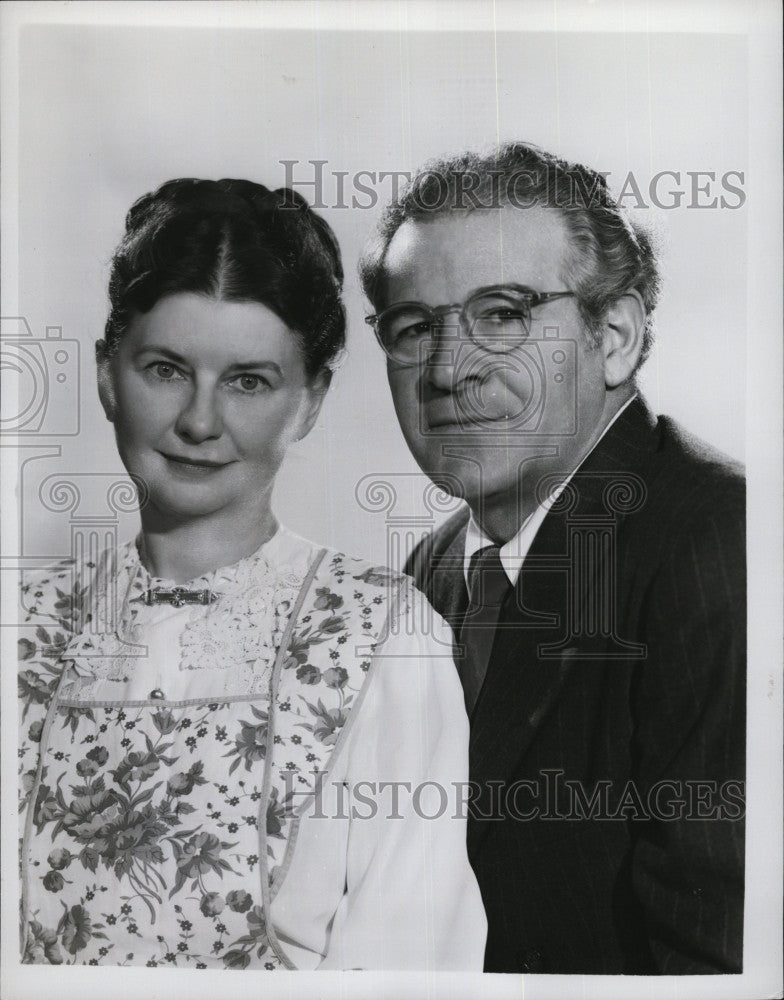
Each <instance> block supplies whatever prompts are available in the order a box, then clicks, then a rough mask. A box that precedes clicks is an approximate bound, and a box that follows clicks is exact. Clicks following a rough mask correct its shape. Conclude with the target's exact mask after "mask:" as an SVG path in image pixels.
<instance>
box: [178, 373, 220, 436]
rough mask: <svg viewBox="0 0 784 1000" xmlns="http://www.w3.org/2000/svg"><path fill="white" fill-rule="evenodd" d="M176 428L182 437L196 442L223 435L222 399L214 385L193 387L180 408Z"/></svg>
mask: <svg viewBox="0 0 784 1000" xmlns="http://www.w3.org/2000/svg"><path fill="white" fill-rule="evenodd" d="M175 428H176V430H177V433H178V434H179V435H180V437H183V438H185V439H187V440H188V441H193V442H195V443H196V444H198V443H200V442H201V441H208V440H210V439H214V438H219V437H220V436H221V434H222V433H223V414H222V411H221V401H220V399H219V398H218V393H217V391H216V390H215V389H214V387H211V386H194V387H193V391H192V392H191V393H190V395H189V396H188V399H187V400H186V402H185V405H184V406H183V408H182V409H181V410H180V413H179V416H178V417H177V423H176V425H175Z"/></svg>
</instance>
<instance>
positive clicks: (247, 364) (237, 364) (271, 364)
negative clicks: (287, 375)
mask: <svg viewBox="0 0 784 1000" xmlns="http://www.w3.org/2000/svg"><path fill="white" fill-rule="evenodd" d="M249 368H271V369H272V370H273V371H274V372H276V373H277V374H278V375H283V372H282V370H281V367H280V365H279V364H277V363H276V362H275V361H234V362H232V363H231V364H230V365H229V366H228V367H227V369H226V370H227V371H247V370H248V369H249Z"/></svg>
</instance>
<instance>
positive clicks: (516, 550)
mask: <svg viewBox="0 0 784 1000" xmlns="http://www.w3.org/2000/svg"><path fill="white" fill-rule="evenodd" d="M636 398H637V393H636V392H635V393H634V394H633V395H632V396H630V397H629V399H627V400H626V402H625V403H624V404H623V406H622V407H621V408H620V409H619V410H618V411H617V413H615V414H614V415H613V417H612V419H611V420H610V421H609V422H608V423H607V425H606V427H605V428H604V430H603V431H602V433H601V434H600V435H599V437H598V438H597V439H596V443H595V444H594V446H593V447H594V448H595V447H596V445H597V444H598V443H599V442H600V441H601V439H602V438H603V437H604V435H605V434H606V433H607V431H608V430H609V429H610V428H611V427H612V425H613V424H614V423H615V421H616V420H617V419H618V417H620V415H621V414H622V413H623V411H624V410H625V409H626V407H627V406H628V405H629V404H630V403H631V402H632V400H634V399H636ZM591 451H593V448H592V449H591ZM587 457H588V456H587V455H586V456H585V458H587ZM585 458H584V459H583V461H585ZM575 471H576V470H574V469H573V470H572V472H570V473H569V475H568V476H567V477H566V479H564V481H563V483H561V485H560V486H559V487H558V489H557V490H554V491H553V492H552V493H551V494H550V495H549V496H548V497H547V498H546V499H545V500H544V501H543V502H542V503H541V504H540V505H539V506H538V507H537V508H536V510H535V511H534V512H533V513H532V514H529V515H528V517H527V518H526V519H525V521H523V523H522V525H521V526H520V529H519V531H518V532H517V534H516V535H514V536H513V537H512V538H510V539H509V541H508V542H506V543H505V544H504V545H502V546H501V549H500V551H499V558H500V559H501V565H502V566H503V567H504V570H505V571H506V575H507V576H508V577H509V582H510V583H511V584H512V585H513V586H514V584H515V583H517V577H518V576H519V575H520V570H521V569H522V566H523V562H524V560H525V557H526V556H527V555H528V550H529V549H530V548H531V544H532V542H533V540H534V538H535V537H536V533H537V531H538V530H539V528H540V527H541V525H542V521H544V519H545V517H547V512H548V511H549V510H550V508H551V507H552V505H553V504H554V503H555V501H556V500H557V499H558V497H559V496H560V495H561V493H562V492H563V490H564V488H565V487H566V484H567V483H568V482H569V480H570V479H571V478H572V476H573V475H574V473H575ZM488 545H495V542H494V541H493V540H492V539H491V538H488V537H487V535H486V534H485V533H484V532H483V531H482V529H481V528H480V527H479V524H478V523H477V521H476V518H475V517H474V515H473V512H472V513H471V519H470V520H469V522H468V529H467V531H466V540H465V552H464V555H463V573H464V574H465V579H466V584H468V571H469V569H470V567H471V559H472V557H473V556H474V553H476V552H479V550H480V549H484V548H486V547H487V546H488Z"/></svg>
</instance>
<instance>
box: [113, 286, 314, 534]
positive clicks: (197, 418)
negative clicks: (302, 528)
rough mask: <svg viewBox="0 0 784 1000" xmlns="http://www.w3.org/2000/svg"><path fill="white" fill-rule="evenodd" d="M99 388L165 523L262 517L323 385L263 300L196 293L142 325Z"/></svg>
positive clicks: (126, 454)
mask: <svg viewBox="0 0 784 1000" xmlns="http://www.w3.org/2000/svg"><path fill="white" fill-rule="evenodd" d="M98 387H99V394H100V397H101V402H102V404H103V407H104V410H105V412H106V416H107V417H108V419H109V420H110V421H111V422H112V423H113V424H114V429H115V434H116V437H117V446H118V449H119V452H120V456H121V458H122V460H123V463H124V465H125V467H126V469H127V470H128V472H130V473H132V474H133V475H134V476H137V477H139V478H140V479H141V480H142V481H143V482H144V484H145V485H146V487H147V490H148V492H149V500H148V503H149V505H151V507H152V508H153V509H154V510H156V512H157V513H158V514H159V515H162V516H163V517H164V519H165V520H169V521H172V520H173V521H179V520H188V519H192V518H200V517H205V516H207V517H208V516H210V515H214V514H221V515H228V516H229V517H231V516H232V515H237V516H239V517H240V518H245V517H249V516H250V517H252V516H254V515H255V514H256V515H257V514H259V513H261V512H264V511H265V510H266V509H267V508H268V505H269V497H270V493H271V489H272V485H273V482H274V479H275V474H276V473H277V471H278V468H279V466H280V463H281V462H282V461H283V457H284V455H285V454H286V449H287V448H288V446H289V445H290V444H291V443H292V441H297V440H299V439H300V438H302V437H304V436H305V435H306V434H307V433H308V431H309V430H310V429H311V427H312V426H313V424H314V423H315V420H316V417H317V416H318V412H319V409H320V408H321V403H322V400H323V396H324V391H325V389H326V378H317V379H315V380H314V379H310V378H309V377H308V375H307V374H306V371H305V365H304V361H303V358H302V354H301V350H300V346H299V343H298V341H297V338H296V336H295V335H294V334H293V333H292V332H291V331H290V330H289V328H288V327H287V326H286V324H285V323H284V322H283V320H281V319H280V318H279V317H278V316H277V315H276V314H275V313H273V312H272V311H271V310H270V309H268V308H267V307H266V306H263V305H261V304H260V303H258V302H220V301H216V300H215V299H211V298H207V297H205V296H201V295H196V294H191V293H177V294H173V295H168V296H166V297H165V298H163V299H161V300H160V301H159V302H157V303H156V305H155V306H154V307H153V308H152V309H151V310H150V311H149V312H147V313H144V314H142V315H139V316H137V317H136V318H135V319H134V320H133V321H132V322H131V323H130V325H129V327H128V329H127V330H126V332H125V334H124V336H123V339H122V341H121V342H120V346H119V349H118V350H117V352H116V353H115V354H114V355H113V356H112V357H110V358H106V357H102V356H101V352H100V349H99V361H98Z"/></svg>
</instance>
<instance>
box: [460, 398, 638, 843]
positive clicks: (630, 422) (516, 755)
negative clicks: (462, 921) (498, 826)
mask: <svg viewBox="0 0 784 1000" xmlns="http://www.w3.org/2000/svg"><path fill="white" fill-rule="evenodd" d="M654 426H655V418H654V417H653V416H652V415H651V414H650V412H649V411H648V409H647V407H646V406H645V404H644V402H643V401H642V400H641V399H637V400H635V401H634V402H633V403H631V404H630V405H629V407H628V408H627V409H626V410H625V411H624V413H622V414H621V416H620V417H619V418H618V420H617V421H616V423H615V424H614V425H613V427H612V428H610V430H609V431H608V433H607V434H606V435H605V437H604V438H603V439H602V440H601V441H600V442H599V444H598V445H597V447H596V448H595V449H594V451H593V452H592V453H591V454H590V455H589V456H588V457H587V459H586V460H585V462H584V463H583V465H582V466H581V468H580V469H579V470H578V472H577V473H576V474H575V476H574V477H573V479H572V483H571V489H569V491H568V493H567V492H565V493H564V495H563V497H562V501H559V502H558V503H557V504H556V505H555V506H554V507H553V509H552V510H551V511H550V513H549V514H548V515H547V517H546V518H545V520H544V521H543V523H542V526H541V528H540V529H539V532H538V533H537V535H536V538H535V539H534V542H533V544H532V546H531V549H530V551H529V553H528V555H527V557H526V560H525V563H524V566H523V569H522V571H521V573H520V576H519V578H518V581H517V586H516V588H515V590H514V593H513V594H512V595H510V599H509V600H508V601H507V603H506V605H505V607H504V609H503V611H502V614H501V617H500V619H499V626H498V629H497V631H496V638H495V643H494V646H493V652H492V656H491V659H490V664H489V667H488V671H487V677H486V680H485V685H484V688H483V689H482V693H481V695H480V698H479V701H478V703H477V706H476V709H475V711H474V716H473V718H472V721H471V743H470V778H471V781H472V782H473V783H475V786H476V788H478V792H479V795H478V798H477V799H476V800H475V807H474V808H475V814H474V816H475V817H476V816H479V817H481V816H489V815H490V814H491V812H492V794H491V793H492V789H491V787H489V786H488V782H492V781H495V782H505V781H507V780H509V778H510V777H511V776H512V775H513V774H514V772H515V770H516V769H519V766H520V762H521V761H522V760H523V758H524V757H525V754H526V752H527V751H528V749H529V747H530V746H531V743H532V741H533V740H534V739H535V737H536V734H537V732H538V731H539V729H540V727H541V726H542V724H543V722H544V720H545V719H546V718H547V716H548V713H549V712H550V711H551V710H552V709H553V706H554V705H555V703H556V702H557V699H558V697H559V694H560V693H561V691H562V690H563V687H564V684H565V683H566V682H567V681H568V679H569V676H570V674H571V672H572V671H573V670H574V669H583V670H584V669H586V663H585V660H586V659H588V660H594V661H596V660H597V659H599V658H601V657H602V656H603V639H602V637H601V636H600V637H598V639H596V640H594V639H592V640H585V639H580V638H578V639H577V640H574V639H572V638H570V636H569V630H568V625H569V615H568V611H569V607H568V601H569V600H570V599H572V600H574V599H575V598H574V595H572V596H571V598H570V593H571V591H570V582H573V581H570V565H571V561H570V560H571V556H570V545H571V544H572V543H571V542H570V529H571V530H573V528H574V525H575V523H576V522H579V523H580V524H590V523H592V521H596V522H597V523H599V522H600V521H601V519H602V518H603V519H604V520H605V521H606V519H607V517H608V506H607V504H608V492H607V491H608V489H612V488H615V489H621V490H623V489H624V488H625V487H627V488H628V487H629V486H630V484H631V485H635V484H636V485H639V484H641V483H642V486H641V487H640V489H641V492H642V495H643V497H644V493H645V490H644V483H643V481H642V479H641V477H640V476H639V475H638V473H636V472H635V471H634V470H635V469H637V470H638V471H639V470H641V469H642V468H643V467H644V465H645V463H646V462H647V461H649V460H650V454H651V450H652V448H653V446H654V440H655V437H654V434H653V433H652V428H653V427H654ZM623 516H624V514H623V513H617V514H616V515H614V517H613V518H612V523H613V524H614V525H615V526H616V528H617V525H618V524H619V522H620V520H621V519H622V518H623ZM613 557H614V555H613ZM606 558H608V556H607V554H606V553H601V552H599V553H597V554H596V555H595V556H594V557H592V562H591V563H590V565H588V566H587V567H586V569H587V572H586V573H585V576H584V577H583V579H584V580H585V581H587V582H586V584H585V586H584V588H583V590H581V592H580V597H579V599H584V598H585V597H586V596H587V592H588V590H589V588H590V586H591V582H592V581H594V580H596V579H599V578H601V574H602V572H603V569H604V567H603V566H602V560H604V559H606ZM488 828H489V823H487V822H483V821H482V820H481V819H477V818H472V819H470V820H469V825H468V846H469V854H471V855H472V856H473V855H474V854H475V852H476V850H477V849H478V848H479V846H480V844H481V841H482V839H483V837H484V834H485V832H486V831H487V829H488Z"/></svg>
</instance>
